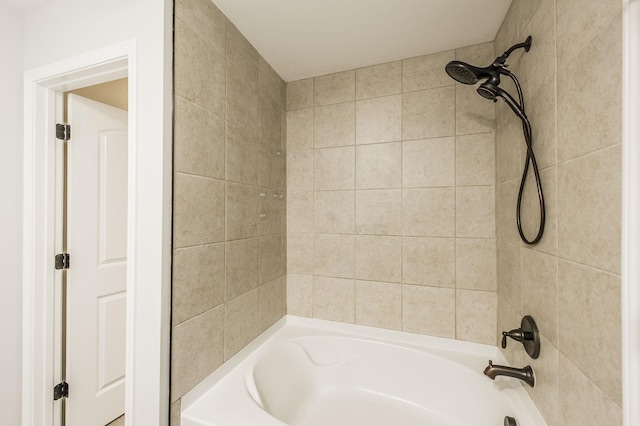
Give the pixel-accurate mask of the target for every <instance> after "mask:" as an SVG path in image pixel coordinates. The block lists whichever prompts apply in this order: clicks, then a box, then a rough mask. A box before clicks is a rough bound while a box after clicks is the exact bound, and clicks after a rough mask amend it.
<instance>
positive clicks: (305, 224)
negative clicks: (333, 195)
mask: <svg viewBox="0 0 640 426" xmlns="http://www.w3.org/2000/svg"><path fill="white" fill-rule="evenodd" d="M287 231H288V232H308V233H311V232H313V191H289V193H288V194H287Z"/></svg>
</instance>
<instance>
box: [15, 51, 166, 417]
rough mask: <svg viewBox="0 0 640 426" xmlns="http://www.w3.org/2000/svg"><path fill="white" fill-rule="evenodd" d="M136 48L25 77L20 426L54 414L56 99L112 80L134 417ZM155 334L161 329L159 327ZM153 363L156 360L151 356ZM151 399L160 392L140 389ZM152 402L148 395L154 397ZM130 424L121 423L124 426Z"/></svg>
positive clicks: (129, 398) (128, 401)
mask: <svg viewBox="0 0 640 426" xmlns="http://www.w3.org/2000/svg"><path fill="white" fill-rule="evenodd" d="M136 63H137V56H136V42H135V40H130V41H127V42H124V43H120V44H117V45H114V46H111V47H107V48H104V49H100V50H97V51H93V52H90V53H88V54H84V55H80V56H77V57H74V58H70V59H67V60H65V61H62V62H58V63H54V64H51V65H47V66H44V67H41V68H38V69H35V70H32V71H27V72H26V73H25V87H24V91H25V92H24V93H25V105H24V108H25V109H24V113H25V114H24V117H25V123H24V125H25V128H24V135H25V139H24V187H23V195H24V198H23V214H24V228H23V298H22V300H23V318H22V320H23V327H22V330H23V344H22V351H23V356H22V359H23V368H22V375H23V378H22V383H23V390H22V425H23V426H26V425H29V426H35V425H52V424H53V421H54V419H53V415H54V402H53V385H54V377H55V374H54V361H53V360H54V340H53V336H54V333H55V330H54V324H55V321H54V317H53V315H54V303H55V301H54V282H55V269H54V254H55V253H54V250H55V217H54V216H55V215H54V212H55V206H56V204H55V194H56V187H55V177H56V162H55V157H56V139H55V134H54V128H55V122H56V118H57V117H56V116H55V115H56V106H57V104H59V102H57V99H59V93H60V92H64V91H69V90H73V89H76V88H79V87H85V86H89V85H93V84H97V83H101V82H105V81H109V80H114V79H117V78H122V77H126V76H127V75H128V77H129V83H128V84H129V86H128V97H129V111H128V119H129V148H128V155H129V161H128V165H127V169H128V176H129V180H128V207H127V210H128V211H127V223H128V227H127V253H128V257H129V262H128V264H127V308H126V315H127V321H126V348H127V349H126V352H127V353H126V378H125V389H126V391H125V394H126V395H125V409H126V411H127V412H128V411H129V410H131V411H133V410H134V408H135V406H136V404H135V399H136V393H140V389H137V388H141V387H143V386H144V384H143V383H140V382H141V381H140V380H138V381H136V369H135V368H134V366H135V365H137V364H139V363H138V362H136V361H140V360H138V359H137V358H136V355H138V356H142V357H146V356H148V354H136V353H135V348H136V346H135V342H136V331H138V332H140V330H136V325H137V320H138V319H137V317H136V315H135V314H136V312H135V309H134V306H135V302H136V291H135V290H136V286H137V283H136V281H135V280H134V277H135V275H136V274H135V273H136V267H137V262H136V259H137V257H136V247H137V246H138V245H140V246H142V245H143V244H141V243H140V242H139V241H136V235H137V234H136V224H137V221H136V217H137V216H138V214H137V208H138V205H137V203H136V202H135V200H136V190H137V187H136V183H137V182H136V177H137V172H138V167H137V164H138V162H137V152H138V141H137V137H136V135H137V129H136V126H137V121H136V117H137V108H136V106H137V98H136V94H137V84H138V82H137V79H136V71H137V70H136ZM139 243H140V244H139ZM158 327H159V328H160V327H161V324H158ZM157 356H158V358H159V359H160V358H161V357H162V356H163V354H157ZM144 391H145V392H157V396H158V397H159V398H160V396H161V395H162V394H163V392H166V389H145V390H144ZM153 396H154V395H147V397H153ZM128 422H129V421H127V423H128Z"/></svg>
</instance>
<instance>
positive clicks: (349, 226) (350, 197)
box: [313, 191, 355, 234]
mask: <svg viewBox="0 0 640 426" xmlns="http://www.w3.org/2000/svg"><path fill="white" fill-rule="evenodd" d="M354 216H355V191H316V192H315V195H314V201H313V230H314V232H315V233H317V234H353V228H354V220H355V219H354Z"/></svg>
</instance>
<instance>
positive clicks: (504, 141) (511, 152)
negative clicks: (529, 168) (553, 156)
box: [496, 116, 538, 183]
mask: <svg viewBox="0 0 640 426" xmlns="http://www.w3.org/2000/svg"><path fill="white" fill-rule="evenodd" d="M537 126H538V124H536V127H537ZM537 137H538V136H537V133H535V134H534V136H533V139H534V142H533V143H534V153H535V152H537V149H536V148H535V144H536V143H537ZM525 153H526V144H525V140H524V136H523V134H522V125H521V123H520V120H518V119H517V118H516V117H515V116H514V117H512V118H511V119H509V120H507V121H505V122H504V123H501V124H500V125H499V126H498V128H497V129H496V179H497V181H498V182H499V183H505V182H508V181H510V180H513V179H519V178H520V176H522V170H523V168H524V158H525Z"/></svg>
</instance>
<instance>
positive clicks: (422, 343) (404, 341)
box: [180, 315, 506, 415]
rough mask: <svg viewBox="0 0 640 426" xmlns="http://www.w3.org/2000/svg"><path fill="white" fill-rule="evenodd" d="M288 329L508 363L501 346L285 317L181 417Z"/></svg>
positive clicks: (207, 383)
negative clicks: (467, 355) (297, 328)
mask: <svg viewBox="0 0 640 426" xmlns="http://www.w3.org/2000/svg"><path fill="white" fill-rule="evenodd" d="M287 326H297V327H302V328H309V329H314V330H317V331H324V332H328V333H332V334H335V335H339V336H344V337H353V338H357V339H366V340H370V341H377V342H381V343H386V344H392V345H394V344H396V345H398V346H406V347H418V348H419V347H422V348H432V349H436V350H443V351H448V352H456V353H464V354H470V355H476V356H482V357H486V358H487V360H489V359H492V360H493V361H494V362H495V363H505V362H506V359H505V358H504V355H503V354H502V352H501V351H500V350H499V349H498V347H497V346H492V345H487V344H483V343H475V342H466V341H462V340H454V339H450V338H443V337H435V336H427V335H422V334H415V333H409V332H406V331H400V330H388V329H382V328H377V327H370V326H366V325H360V324H350V323H341V322H336V321H328V320H323V319H318V318H306V317H299V316H295V315H285V316H284V317H282V318H280V319H279V320H278V321H277V322H276V323H274V324H273V325H272V326H271V327H269V328H268V329H266V330H265V331H264V332H262V333H261V334H260V335H259V336H258V337H256V338H255V339H254V340H252V341H251V342H250V343H248V344H247V345H246V346H245V347H244V348H242V349H241V350H240V351H238V352H237V353H235V354H234V355H233V356H232V357H231V358H229V359H228V360H227V361H226V362H225V363H224V364H222V365H221V366H220V367H218V368H217V369H216V370H215V371H213V372H212V373H211V374H209V375H208V376H207V377H205V378H204V379H202V380H201V381H200V382H199V383H198V384H197V385H195V386H194V387H193V388H192V389H191V390H189V391H188V392H187V393H185V394H184V395H183V396H182V397H181V403H180V414H181V415H182V414H183V413H185V411H187V410H188V409H189V408H190V407H191V406H192V405H193V404H195V403H197V402H198V401H199V400H200V399H201V398H203V397H204V396H206V394H207V392H208V391H209V390H210V389H212V388H213V387H214V386H215V385H216V384H217V383H218V382H219V381H220V380H222V379H223V378H224V377H225V376H226V375H227V374H229V373H231V372H232V371H233V370H234V369H235V368H237V367H239V366H241V365H242V364H243V363H245V362H248V361H249V360H250V359H251V358H253V356H254V355H255V356H257V355H258V353H259V352H261V351H263V350H265V349H266V348H267V347H268V346H270V344H271V343H274V342H272V340H275V337H276V336H277V335H278V334H281V333H283V332H284V331H285V330H286V329H287ZM289 328H291V327H289ZM496 339H497V337H496Z"/></svg>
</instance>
